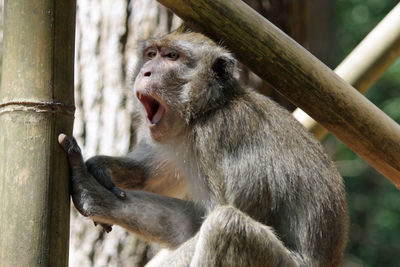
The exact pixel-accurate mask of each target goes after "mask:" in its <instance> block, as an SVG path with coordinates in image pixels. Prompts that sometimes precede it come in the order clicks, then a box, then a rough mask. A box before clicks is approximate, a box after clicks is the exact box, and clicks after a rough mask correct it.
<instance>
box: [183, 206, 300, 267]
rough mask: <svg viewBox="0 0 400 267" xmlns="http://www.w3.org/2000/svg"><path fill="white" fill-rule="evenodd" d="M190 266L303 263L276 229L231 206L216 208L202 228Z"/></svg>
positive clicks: (292, 264) (286, 264)
mask: <svg viewBox="0 0 400 267" xmlns="http://www.w3.org/2000/svg"><path fill="white" fill-rule="evenodd" d="M198 235H199V239H198V241H197V244H196V248H195V252H194V256H193V260H192V262H191V265H190V266H193V267H194V266H196V267H198V266H230V267H232V266H238V267H239V266H299V265H300V264H299V263H298V262H296V258H295V256H294V254H292V253H291V252H290V251H289V250H288V249H287V248H286V247H285V246H284V244H283V243H282V242H281V241H280V240H279V239H278V238H277V236H276V235H275V234H274V232H273V231H272V229H271V228H270V227H268V226H266V225H263V224H261V223H259V222H256V221H255V220H253V219H252V218H250V217H249V216H247V215H246V214H244V213H242V212H241V211H239V210H237V209H236V208H234V207H231V206H221V207H218V208H216V209H215V210H214V211H213V212H211V213H210V215H209V216H208V217H207V218H206V220H205V221H204V223H203V225H202V226H201V228H200V232H199V234H198Z"/></svg>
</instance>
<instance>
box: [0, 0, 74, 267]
mask: <svg viewBox="0 0 400 267" xmlns="http://www.w3.org/2000/svg"><path fill="white" fill-rule="evenodd" d="M75 9H76V2H75V0H64V1H53V0H6V1H5V11H4V42H3V69H2V81H1V90H0V202H1V203H2V204H1V205H0V265H1V266H68V245H69V242H68V237H69V207H70V200H69V180H68V166H67V161H66V158H65V153H63V151H62V149H61V148H60V147H59V145H58V143H57V136H58V134H59V133H60V132H64V133H67V134H69V135H70V134H71V133H72V124H73V114H74V109H75V108H74V95H73V89H74V88H73V79H74V77H73V75H74V72H73V66H74V34H75Z"/></svg>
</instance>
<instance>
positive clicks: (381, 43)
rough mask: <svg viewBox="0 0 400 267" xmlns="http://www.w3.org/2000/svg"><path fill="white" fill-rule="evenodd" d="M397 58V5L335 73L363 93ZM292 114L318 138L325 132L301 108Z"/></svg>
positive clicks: (399, 53) (399, 35) (399, 34)
mask: <svg viewBox="0 0 400 267" xmlns="http://www.w3.org/2000/svg"><path fill="white" fill-rule="evenodd" d="M399 56H400V3H399V4H397V6H395V7H394V8H393V10H392V11H391V12H390V13H389V14H388V15H386V17H385V18H384V19H383V20H382V21H381V22H380V23H379V24H378V25H377V26H376V27H375V28H374V29H373V30H372V31H371V32H370V33H369V34H368V35H367V36H366V37H365V38H364V40H363V41H362V42H361V43H360V44H359V45H358V46H357V47H356V48H355V49H354V50H353V51H352V52H351V53H350V55H348V56H347V57H346V58H345V59H344V60H343V62H342V63H340V65H339V66H338V67H337V68H336V69H335V73H336V74H337V75H339V76H340V77H342V78H343V79H344V80H345V81H347V82H348V83H350V84H351V85H353V86H354V87H355V88H356V89H357V90H358V91H360V92H362V93H365V92H366V91H367V90H368V89H369V88H370V87H371V86H372V84H374V83H375V81H376V80H377V79H378V78H379V77H380V76H381V75H382V74H383V73H384V72H385V71H386V69H387V68H389V66H390V65H391V64H392V63H393V62H394V61H395V60H396V59H397V58H398V57H399ZM293 115H294V116H295V117H296V118H297V119H298V120H299V121H300V122H301V123H302V124H303V125H304V126H305V127H306V128H307V129H308V130H310V131H311V132H312V133H314V135H315V136H317V137H318V138H319V139H322V138H323V137H324V136H325V135H326V134H327V133H328V131H327V130H326V129H325V128H324V127H323V126H322V125H320V124H318V123H317V122H316V121H315V120H313V119H312V118H311V117H310V116H308V115H307V114H306V113H305V112H304V111H302V110H301V109H299V108H298V109H296V110H295V111H294V112H293Z"/></svg>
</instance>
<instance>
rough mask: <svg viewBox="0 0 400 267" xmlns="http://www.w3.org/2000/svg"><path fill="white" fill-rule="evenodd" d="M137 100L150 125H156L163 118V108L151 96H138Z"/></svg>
mask: <svg viewBox="0 0 400 267" xmlns="http://www.w3.org/2000/svg"><path fill="white" fill-rule="evenodd" d="M138 98H139V100H140V102H142V104H143V106H144V108H145V109H146V113H147V118H148V119H149V122H150V123H151V124H152V125H154V124H157V123H158V122H159V121H160V120H161V119H162V117H163V116H164V113H165V108H164V107H163V106H162V105H161V104H160V103H159V102H158V101H157V100H155V99H154V98H152V97H151V96H148V95H141V94H140V95H138Z"/></svg>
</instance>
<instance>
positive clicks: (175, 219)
mask: <svg viewBox="0 0 400 267" xmlns="http://www.w3.org/2000/svg"><path fill="white" fill-rule="evenodd" d="M59 142H60V144H61V145H62V147H63V148H64V149H65V151H66V152H67V154H68V159H69V164H70V167H71V171H72V193H71V195H72V200H73V202H74V205H75V207H76V208H77V210H78V211H79V212H80V213H81V214H82V215H84V216H86V217H90V218H91V219H93V220H94V221H95V222H98V223H101V224H103V225H104V224H105V225H111V224H117V225H120V226H122V227H124V228H126V229H128V230H130V231H132V232H135V233H137V234H139V235H142V236H143V237H145V238H147V239H149V240H152V241H157V242H160V243H164V244H166V245H168V246H170V247H176V246H178V245H180V244H181V243H183V242H184V241H186V240H187V239H189V238H190V237H192V236H193V235H194V234H195V233H196V232H197V231H198V229H199V227H200V225H201V223H202V220H203V219H202V217H203V215H204V212H203V211H202V209H201V208H199V207H197V206H196V205H195V204H194V203H193V202H190V201H184V200H180V199H174V198H169V197H165V196H160V195H156V194H154V193H150V192H144V191H136V190H131V191H126V196H125V197H124V198H121V197H117V196H116V195H115V194H114V193H113V192H111V191H109V190H108V189H106V188H105V187H104V186H102V185H101V184H100V183H99V182H98V181H97V180H96V179H95V178H94V177H93V176H92V175H91V174H90V173H89V172H88V171H87V168H86V165H85V164H84V161H83V158H82V154H81V152H80V149H79V146H78V145H77V143H76V142H75V140H73V139H69V138H67V137H66V136H65V135H64V136H61V135H60V137H59Z"/></svg>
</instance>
